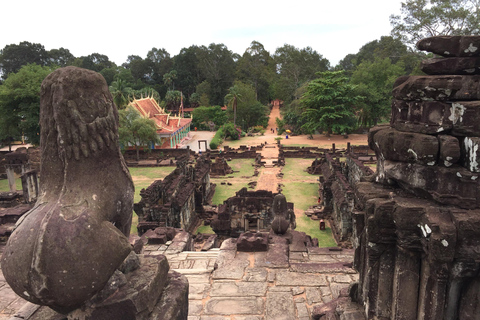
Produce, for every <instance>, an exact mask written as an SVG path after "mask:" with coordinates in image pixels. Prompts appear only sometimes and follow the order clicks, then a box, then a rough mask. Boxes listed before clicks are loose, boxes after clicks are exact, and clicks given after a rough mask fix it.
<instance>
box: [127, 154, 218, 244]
mask: <svg viewBox="0 0 480 320" xmlns="http://www.w3.org/2000/svg"><path fill="white" fill-rule="evenodd" d="M210 164H211V162H210V159H208V158H207V157H206V156H203V157H200V158H199V159H197V164H196V166H195V167H192V166H190V165H188V164H187V162H186V161H179V162H177V168H176V169H175V170H174V171H173V172H172V173H170V174H169V175H168V176H166V177H165V179H163V180H156V181H154V182H153V183H152V184H151V185H150V186H149V187H148V188H147V189H142V190H141V191H140V196H141V197H142V199H141V200H140V202H138V203H135V204H134V210H135V212H136V213H137V215H138V217H139V223H138V227H137V228H138V233H139V234H140V235H141V234H143V233H144V232H145V231H146V230H148V229H155V228H156V227H174V228H184V229H186V230H191V229H192V228H194V227H195V225H196V223H197V213H196V212H197V209H198V210H201V207H202V206H203V205H204V204H206V202H205V201H206V200H207V199H208V198H209V196H210V193H211V191H212V188H211V183H210V174H209V172H210Z"/></svg>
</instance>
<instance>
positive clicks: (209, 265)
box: [144, 232, 361, 320]
mask: <svg viewBox="0 0 480 320" xmlns="http://www.w3.org/2000/svg"><path fill="white" fill-rule="evenodd" d="M177 237H178V238H176V239H174V240H173V241H171V242H168V243H167V244H166V245H155V246H153V245H147V246H145V248H144V251H145V253H146V254H150V255H157V254H164V255H165V256H166V257H167V259H168V261H169V264H170V268H171V269H173V270H175V271H177V272H180V273H182V274H183V275H185V276H186V277H187V278H188V281H189V285H190V289H189V318H188V319H189V320H202V319H203V320H213V319H215V320H227V319H229V320H230V319H237V320H247V319H249V320H261V319H262V320H263V319H265V320H281V319H285V320H291V319H300V320H307V319H316V318H319V317H320V314H321V310H322V307H325V306H326V305H325V304H327V303H329V302H331V301H332V300H334V299H337V298H338V297H341V296H346V295H347V291H348V290H347V289H348V288H349V286H350V284H351V283H352V282H354V281H356V280H357V277H358V276H357V274H356V272H355V271H354V270H353V269H352V268H351V263H352V261H353V251H352V250H347V249H343V250H342V249H339V248H318V247H316V248H315V247H306V246H305V245H304V244H303V243H301V242H299V241H298V240H297V241H295V240H296V239H294V240H293V241H292V243H291V244H287V243H286V241H285V239H283V238H281V237H276V236H274V239H271V240H270V244H269V248H268V251H264V252H241V251H238V250H237V239H233V238H231V239H228V240H226V241H224V242H223V244H222V246H221V247H220V248H219V249H210V250H208V251H203V252H199V251H181V249H182V248H181V247H178V246H176V245H175V246H173V247H172V245H173V244H175V243H176V242H177V240H179V238H181V237H184V235H177ZM293 237H294V238H298V237H300V239H301V237H302V235H301V233H299V232H298V233H296V232H294V236H293ZM180 243H183V244H185V247H186V246H187V244H188V241H180ZM344 312H345V313H355V314H361V312H360V311H359V310H358V308H355V307H352V309H349V310H345V311H344Z"/></svg>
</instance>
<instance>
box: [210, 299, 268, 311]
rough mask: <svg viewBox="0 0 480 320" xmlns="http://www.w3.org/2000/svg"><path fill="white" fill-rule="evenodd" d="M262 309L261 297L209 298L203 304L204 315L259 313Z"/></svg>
mask: <svg viewBox="0 0 480 320" xmlns="http://www.w3.org/2000/svg"><path fill="white" fill-rule="evenodd" d="M263 310H264V301H263V299H262V298H259V297H254V298H241V297H231V298H217V297H214V298H211V299H210V300H208V301H207V302H206V304H205V310H204V313H205V314H206V315H233V314H236V315H261V314H263Z"/></svg>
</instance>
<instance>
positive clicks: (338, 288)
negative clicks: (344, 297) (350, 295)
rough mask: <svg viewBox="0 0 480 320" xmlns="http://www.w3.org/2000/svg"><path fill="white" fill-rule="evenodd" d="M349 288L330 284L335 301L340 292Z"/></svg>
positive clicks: (345, 285) (341, 284)
mask: <svg viewBox="0 0 480 320" xmlns="http://www.w3.org/2000/svg"><path fill="white" fill-rule="evenodd" d="M348 287H349V285H348V284H344V283H330V290H332V297H333V299H337V298H338V297H339V296H340V291H341V290H342V289H344V288H348Z"/></svg>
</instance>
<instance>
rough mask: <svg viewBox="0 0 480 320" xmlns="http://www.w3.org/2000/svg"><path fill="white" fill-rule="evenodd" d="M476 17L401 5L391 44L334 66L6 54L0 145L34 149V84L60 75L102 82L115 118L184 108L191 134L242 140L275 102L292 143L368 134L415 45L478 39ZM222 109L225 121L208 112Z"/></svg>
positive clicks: (458, 6)
mask: <svg viewBox="0 0 480 320" xmlns="http://www.w3.org/2000/svg"><path fill="white" fill-rule="evenodd" d="M479 8H480V5H479V4H478V1H474V0H447V1H437V0H430V1H429V0H407V1H405V2H404V3H402V8H401V15H399V16H393V15H392V16H391V17H390V21H391V25H392V31H391V35H388V36H383V37H381V38H380V39H372V41H370V42H368V43H366V44H365V45H363V46H362V47H361V48H360V50H359V51H358V52H357V53H353V54H352V53H345V57H344V58H343V59H342V60H341V61H340V62H339V63H338V64H337V65H335V66H333V65H331V64H330V62H329V61H328V60H327V59H326V58H324V57H323V55H322V54H321V53H320V52H317V51H315V50H313V49H312V48H311V47H306V48H296V47H295V46H292V45H288V44H285V45H283V46H281V47H278V48H277V49H276V50H275V52H268V51H267V50H265V48H264V46H263V45H262V44H261V43H260V42H257V41H252V42H251V44H250V46H249V47H248V48H246V49H245V52H243V53H242V54H238V53H234V52H232V51H231V50H229V49H228V48H227V46H225V45H224V44H221V43H211V44H209V45H208V46H205V45H202V46H190V47H186V48H183V49H182V50H180V52H179V53H178V54H177V55H175V56H171V55H170V53H169V52H167V51H166V50H165V49H163V48H157V47H153V48H152V49H151V50H149V51H148V52H146V53H145V56H143V57H141V56H137V55H131V56H128V59H127V61H125V62H124V63H123V64H122V65H116V64H115V63H114V62H112V61H110V60H109V58H108V56H106V55H103V54H101V53H92V54H90V55H88V56H81V57H75V56H74V55H73V54H71V52H70V51H69V50H68V48H59V49H51V50H46V49H45V47H44V46H43V45H42V44H40V43H30V42H26V41H23V42H20V43H18V44H9V45H6V46H5V47H4V48H3V49H1V50H0V141H10V140H13V139H18V138H19V136H20V135H21V134H22V133H23V134H25V135H26V136H28V137H29V141H30V142H33V143H37V142H38V139H39V137H38V132H39V128H38V113H39V111H38V107H39V88H40V83H41V81H42V80H43V78H44V77H45V76H46V75H47V74H48V73H50V72H51V71H52V70H54V69H56V68H59V67H65V66H77V67H82V68H86V69H90V70H94V71H96V72H99V73H100V74H102V75H103V76H104V78H105V80H106V81H107V84H108V85H109V87H110V91H111V93H112V95H113V98H114V102H115V104H116V105H117V106H118V107H119V108H120V109H122V108H125V106H126V105H127V104H128V101H129V100H130V99H132V98H133V97H137V98H139V97H141V96H142V95H143V96H145V95H153V96H154V97H155V98H156V99H157V100H158V101H159V102H160V104H161V105H162V106H163V107H166V108H167V109H168V110H170V111H172V112H174V113H175V112H178V108H179V106H180V101H181V100H182V98H183V103H184V106H185V107H191V108H196V109H195V110H194V111H193V113H194V125H195V126H197V127H199V128H200V129H207V128H208V127H209V126H208V122H209V121H213V122H214V123H215V125H216V127H218V126H219V125H222V124H224V123H226V122H228V121H230V122H235V125H237V126H240V127H241V129H242V130H244V131H246V130H248V128H250V127H254V126H257V125H266V123H267V122H266V121H267V118H266V115H267V113H268V108H267V107H266V106H268V104H269V103H270V102H271V101H272V100H273V99H280V100H282V101H284V108H283V110H282V113H283V120H282V121H279V125H280V127H281V128H288V129H290V130H292V131H294V132H295V133H314V132H316V131H320V132H321V131H328V132H333V133H348V132H351V131H352V130H355V129H357V128H359V127H370V126H372V125H375V124H377V123H378V122H381V121H384V120H385V119H387V118H388V116H389V110H390V107H389V106H390V103H391V89H392V85H393V82H394V80H395V79H396V78H397V77H398V76H401V75H410V74H420V73H421V71H420V70H419V68H418V67H419V62H420V61H421V60H422V59H424V58H425V57H426V54H424V53H421V52H418V51H417V50H416V49H415V47H414V43H415V42H416V41H417V40H418V39H419V38H423V37H427V36H434V35H450V34H478V33H479V11H480V10H479ZM312 41H313V40H312ZM160 45H161V44H160ZM325 45H326V46H327V45H332V44H325ZM339 95H341V96H342V97H343V98H342V99H338V96H339ZM234 104H235V105H236V106H237V108H236V110H237V112H236V113H235V115H234V113H233V105H234ZM224 105H227V106H228V110H227V113H226V115H225V114H224V113H222V112H221V111H219V109H218V108H213V109H212V108H208V107H213V106H224ZM199 107H200V108H199Z"/></svg>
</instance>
